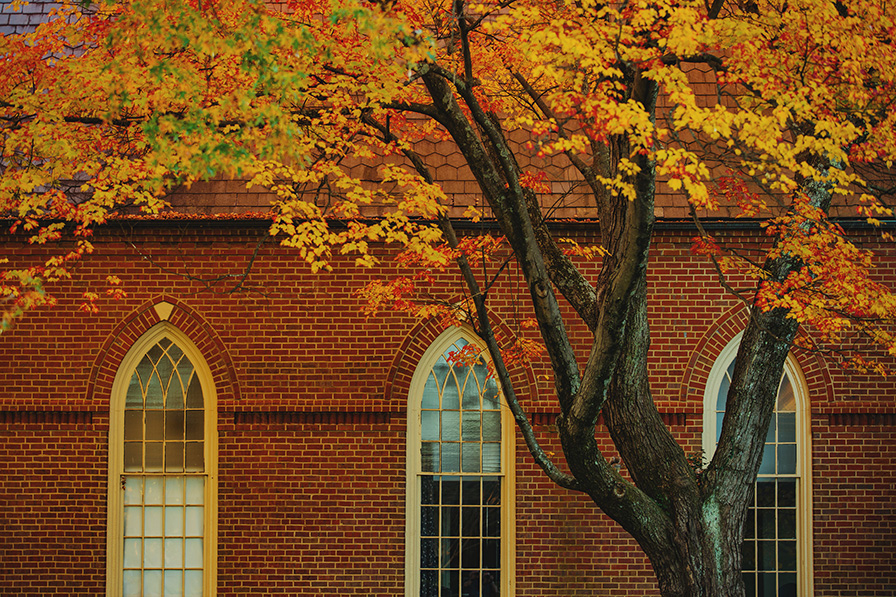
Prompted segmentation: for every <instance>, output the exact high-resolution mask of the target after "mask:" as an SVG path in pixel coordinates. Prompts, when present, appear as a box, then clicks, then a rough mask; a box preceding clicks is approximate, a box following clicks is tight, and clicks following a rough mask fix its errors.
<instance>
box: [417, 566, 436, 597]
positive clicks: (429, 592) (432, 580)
mask: <svg viewBox="0 0 896 597" xmlns="http://www.w3.org/2000/svg"><path fill="white" fill-rule="evenodd" d="M420 597H439V573H438V571H436V570H423V571H422V572H421V573H420Z"/></svg>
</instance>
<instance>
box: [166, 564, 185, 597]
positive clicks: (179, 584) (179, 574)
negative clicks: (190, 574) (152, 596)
mask: <svg viewBox="0 0 896 597" xmlns="http://www.w3.org/2000/svg"><path fill="white" fill-rule="evenodd" d="M183 582H184V573H183V571H181V570H165V597H182V596H183V594H184V591H183Z"/></svg>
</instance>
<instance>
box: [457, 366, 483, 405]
mask: <svg viewBox="0 0 896 597" xmlns="http://www.w3.org/2000/svg"><path fill="white" fill-rule="evenodd" d="M461 375H463V378H462V379H464V378H465V379H464V398H463V408H464V410H479V409H480V408H481V405H480V404H479V384H478V383H477V380H476V376H475V375H473V371H472V370H471V369H469V368H464V369H462V370H460V371H458V377H460V376H461Z"/></svg>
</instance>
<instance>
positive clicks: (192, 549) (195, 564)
mask: <svg viewBox="0 0 896 597" xmlns="http://www.w3.org/2000/svg"><path fill="white" fill-rule="evenodd" d="M184 565H185V566H186V567H187V568H202V539H187V540H186V541H185V542H184Z"/></svg>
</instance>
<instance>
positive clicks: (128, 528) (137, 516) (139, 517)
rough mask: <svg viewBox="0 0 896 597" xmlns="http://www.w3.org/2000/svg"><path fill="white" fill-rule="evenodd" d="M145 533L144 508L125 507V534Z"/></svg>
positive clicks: (130, 535) (128, 535)
mask: <svg viewBox="0 0 896 597" xmlns="http://www.w3.org/2000/svg"><path fill="white" fill-rule="evenodd" d="M142 533H143V508H141V507H139V506H127V507H125V509H124V536H125V537H139V536H140V535H141V534H142Z"/></svg>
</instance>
